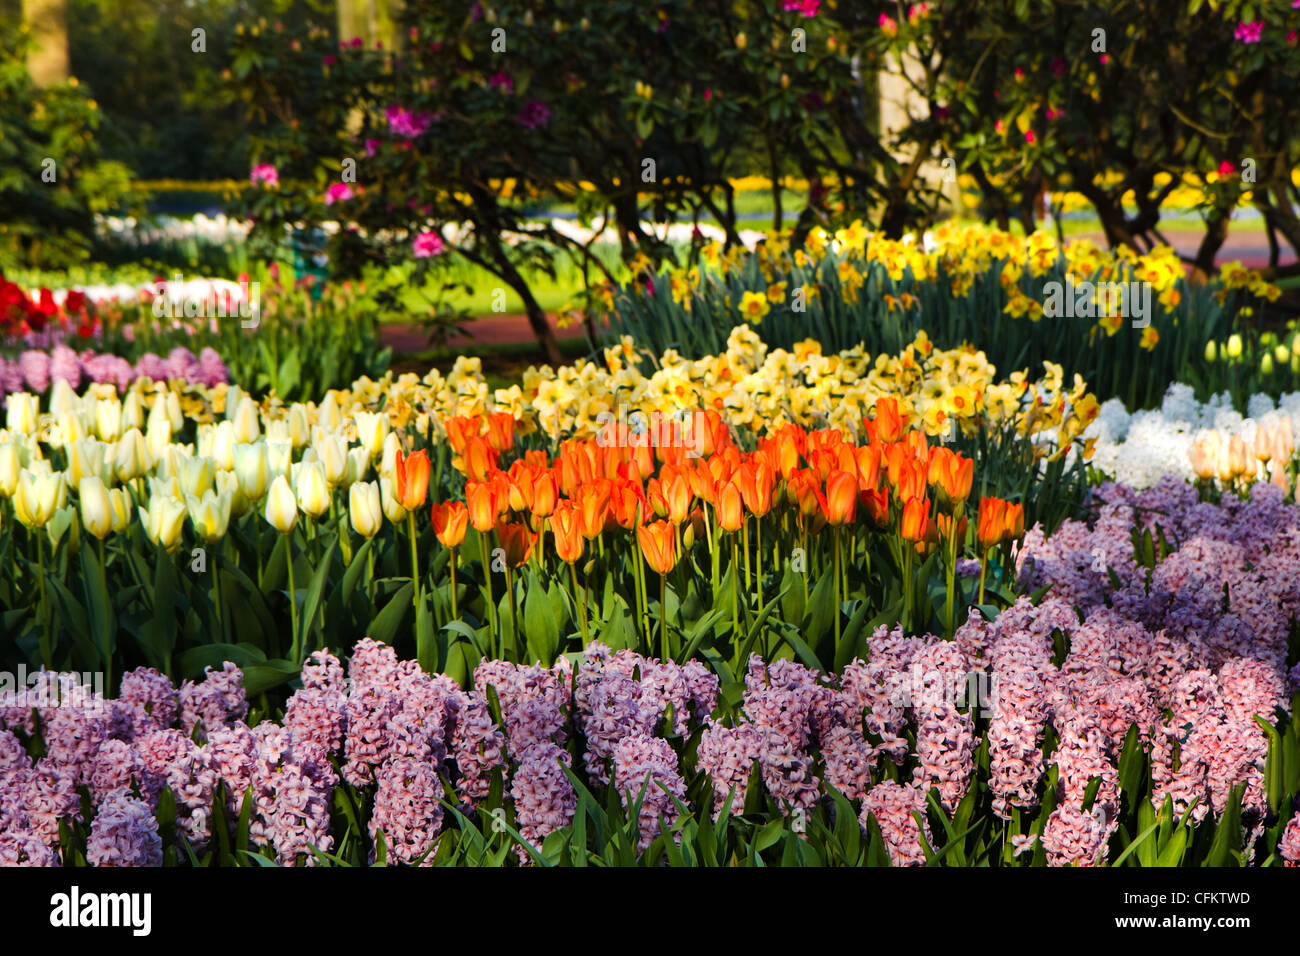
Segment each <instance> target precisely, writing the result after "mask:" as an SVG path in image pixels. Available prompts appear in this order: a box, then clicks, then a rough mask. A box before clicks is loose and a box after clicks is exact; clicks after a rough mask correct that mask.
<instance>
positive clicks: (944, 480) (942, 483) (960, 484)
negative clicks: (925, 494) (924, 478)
mask: <svg viewBox="0 0 1300 956" xmlns="http://www.w3.org/2000/svg"><path fill="white" fill-rule="evenodd" d="M928 477H929V482H930V484H931V485H933V486H934V488H935V490H936V491H938V492H939V500H940V501H941V502H943V503H945V504H950V505H952V506H953V507H960V506H961V505H962V504H964V503H965V501H966V499H967V498H969V497H970V491H971V485H972V484H974V481H975V462H974V461H973V460H971V459H970V458H965V457H963V456H961V455H959V454H957V453H956V452H955V451H950V450H949V449H947V448H942V447H940V448H935V449H934V450H933V451H932V452H931V454H930V473H929V476H928Z"/></svg>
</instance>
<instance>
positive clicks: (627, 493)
mask: <svg viewBox="0 0 1300 956" xmlns="http://www.w3.org/2000/svg"><path fill="white" fill-rule="evenodd" d="M610 505H611V506H612V507H613V510H614V520H615V521H616V522H618V524H619V525H620V526H621V527H624V528H634V527H636V525H638V524H640V523H641V522H642V521H644V520H645V496H644V495H643V494H642V492H641V489H640V488H639V487H638V486H637V485H635V484H633V483H632V482H630V481H627V480H626V479H624V480H623V481H622V482H621V483H619V484H615V485H614V487H613V491H612V493H611V494H610Z"/></svg>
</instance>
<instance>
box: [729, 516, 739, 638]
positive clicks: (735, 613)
mask: <svg viewBox="0 0 1300 956" xmlns="http://www.w3.org/2000/svg"><path fill="white" fill-rule="evenodd" d="M728 537H730V538H731V574H730V575H729V577H730V578H731V633H732V635H733V638H732V640H736V641H737V646H740V645H739V641H738V637H737V636H738V635H739V634H740V597H739V595H738V594H737V593H736V533H735V532H734V531H733V532H732V533H731V534H730V535H729V536H728Z"/></svg>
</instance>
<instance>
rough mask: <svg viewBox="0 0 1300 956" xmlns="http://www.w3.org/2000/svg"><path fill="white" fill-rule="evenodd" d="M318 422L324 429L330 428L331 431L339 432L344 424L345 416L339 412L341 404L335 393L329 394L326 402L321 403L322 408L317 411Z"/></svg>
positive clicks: (326, 396)
mask: <svg viewBox="0 0 1300 956" xmlns="http://www.w3.org/2000/svg"><path fill="white" fill-rule="evenodd" d="M316 421H317V422H318V423H319V424H320V426H321V427H322V428H328V429H329V430H330V431H337V430H338V427H339V425H340V424H342V422H343V415H342V413H341V412H340V411H339V402H338V399H336V398H335V397H334V393H333V392H327V393H326V395H325V401H323V402H321V403H320V407H319V408H317V409H316Z"/></svg>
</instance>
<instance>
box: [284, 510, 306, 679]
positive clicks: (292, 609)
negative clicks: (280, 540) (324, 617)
mask: <svg viewBox="0 0 1300 956" xmlns="http://www.w3.org/2000/svg"><path fill="white" fill-rule="evenodd" d="M284 544H285V547H284V559H285V562H286V563H287V564H288V565H289V620H290V622H291V628H290V634H291V636H292V641H291V643H290V645H289V646H290V648H291V650H290V652H289V656H290V657H291V658H292V659H293V662H294V664H301V663H302V659H301V658H300V657H299V652H300V650H301V648H300V647H299V635H298V589H297V588H295V587H294V584H293V538H292V537H290V536H289V535H285V542H284Z"/></svg>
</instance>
